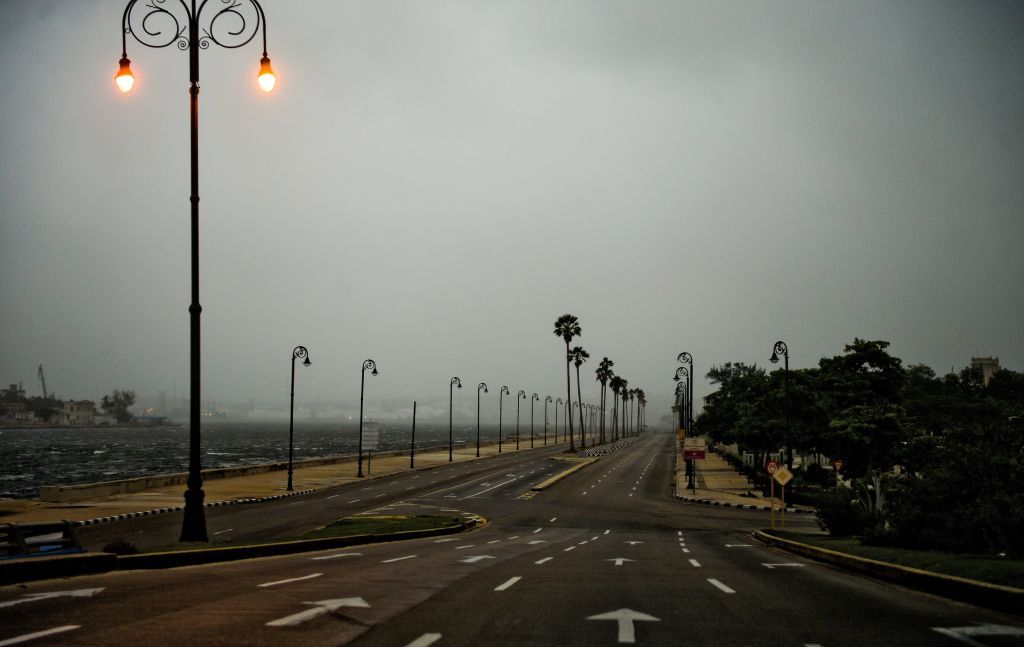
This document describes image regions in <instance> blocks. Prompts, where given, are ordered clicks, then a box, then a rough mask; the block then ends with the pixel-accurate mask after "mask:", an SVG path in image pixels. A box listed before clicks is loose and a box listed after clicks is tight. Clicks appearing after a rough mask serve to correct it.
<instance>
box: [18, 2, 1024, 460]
mask: <svg viewBox="0 0 1024 647" xmlns="http://www.w3.org/2000/svg"><path fill="white" fill-rule="evenodd" d="M168 4H169V5H171V4H175V3H168ZM211 4H212V3H211ZM262 4H263V8H264V10H265V12H266V19H267V45H268V54H269V55H270V57H271V59H272V61H273V65H274V68H275V70H276V71H277V73H278V75H279V83H278V87H277V89H276V90H275V91H274V92H273V93H272V94H270V95H264V94H263V93H261V92H260V91H259V90H258V88H257V87H256V83H255V77H256V71H257V69H258V65H259V58H260V55H261V53H262V52H261V48H260V46H259V45H258V44H257V43H256V42H254V43H251V44H250V45H248V46H246V47H244V48H241V49H237V50H226V49H222V48H219V47H216V46H212V47H210V48H209V49H208V50H204V51H203V52H202V53H201V55H200V57H201V58H200V61H201V63H200V64H201V87H202V92H201V94H200V99H199V102H200V109H199V114H200V195H201V198H202V200H201V216H200V218H201V224H200V230H201V243H200V246H201V254H202V260H201V269H202V274H201V281H202V296H201V303H202V306H203V314H202V331H203V382H202V391H203V397H204V399H205V400H209V401H216V402H219V403H228V402H234V403H249V402H250V401H253V402H254V405H253V408H257V409H260V408H265V409H267V411H268V415H274V416H275V417H276V418H277V419H278V420H279V419H280V417H281V416H282V415H283V413H282V412H283V411H285V409H284V407H285V406H286V405H287V398H288V390H289V362H290V357H291V351H292V348H293V347H295V346H296V345H298V344H302V345H305V346H307V347H308V348H309V351H310V357H311V359H312V361H313V366H312V367H310V368H308V369H306V368H300V369H298V373H297V375H296V382H297V384H296V392H297V395H296V398H297V402H299V403H301V405H302V406H304V407H309V406H316V405H317V403H319V406H320V407H321V408H322V409H323V410H324V411H327V410H328V409H334V410H335V411H336V413H337V415H338V416H339V417H346V416H348V415H352V411H353V409H354V408H355V404H356V403H357V402H358V397H359V387H360V365H361V362H362V361H363V360H364V359H366V358H368V357H371V358H374V359H375V360H376V361H377V363H378V365H379V367H380V373H381V374H380V375H379V376H377V377H372V378H371V377H369V376H367V384H366V387H367V401H366V404H367V412H368V413H369V414H371V415H377V416H380V417H381V418H384V417H385V416H384V408H385V402H386V401H388V400H393V401H400V402H404V403H406V404H405V405H404V406H410V405H411V402H412V401H413V400H414V399H415V400H419V401H420V402H421V403H429V404H430V411H424V412H423V416H424V419H426V418H428V417H432V418H434V419H436V420H438V421H440V420H442V419H443V418H444V417H446V415H447V411H446V409H447V404H448V403H447V399H448V385H449V379H450V377H451V376H453V375H457V376H459V377H461V378H462V381H463V385H464V387H465V388H464V389H463V390H462V391H461V392H458V391H457V392H456V396H455V398H456V407H457V408H459V409H461V410H462V411H463V414H464V415H471V414H473V413H475V404H476V402H475V396H476V394H475V393H474V389H475V388H476V385H477V384H478V383H479V382H486V383H487V384H488V386H489V391H490V392H489V394H485V395H483V396H482V397H483V398H484V400H483V407H484V410H485V411H486V414H485V415H486V416H487V417H486V420H489V421H490V423H491V424H493V423H494V421H495V420H496V417H497V415H496V414H497V393H498V389H499V388H500V386H501V385H503V384H507V385H508V386H509V387H510V389H511V390H512V393H513V395H514V394H515V393H516V392H517V391H518V390H519V389H524V390H525V391H526V392H527V394H532V393H533V392H537V393H538V394H539V395H540V397H541V399H542V400H543V398H544V396H546V395H551V396H552V397H563V398H564V397H565V390H566V385H565V364H564V351H565V347H564V344H563V343H562V342H561V341H560V340H559V339H557V338H556V337H555V336H554V335H553V334H552V328H553V322H554V321H555V319H556V318H557V317H558V316H559V315H561V314H562V313H566V312H569V313H573V314H575V315H577V316H578V317H579V318H580V322H581V324H582V328H583V336H582V338H580V339H579V340H577V342H578V343H580V344H581V345H582V346H584V348H586V349H587V350H588V351H589V352H590V355H591V359H590V361H589V362H588V363H587V364H586V365H584V366H583V367H582V369H581V372H582V375H583V392H584V399H585V400H587V401H590V402H596V401H597V383H596V382H595V381H594V373H593V371H594V369H595V368H596V365H597V363H598V361H600V359H601V357H603V356H608V357H610V358H611V359H612V360H614V362H615V367H614V369H615V371H616V372H617V373H618V374H619V375H622V376H623V377H626V378H627V379H628V380H629V382H630V386H639V387H642V388H644V389H645V390H646V392H647V394H648V398H649V399H650V401H651V407H650V408H651V409H652V411H654V413H652V414H650V415H649V416H648V418H649V421H650V422H652V423H653V422H655V421H656V420H658V419H659V418H660V417H661V415H662V414H663V413H666V412H667V409H668V406H669V402H670V398H671V393H672V391H673V388H674V383H673V382H672V380H671V377H672V375H673V374H674V371H675V368H676V367H677V366H678V364H677V363H676V356H677V355H678V354H679V353H680V352H682V351H689V352H690V353H692V354H693V356H694V358H695V368H696V372H697V374H698V376H699V378H700V379H698V380H697V384H696V389H695V391H696V396H697V397H698V398H700V397H701V396H703V395H706V394H707V392H708V389H709V385H707V384H706V383H705V381H704V379H703V375H704V373H705V372H706V371H707V369H708V368H709V366H710V365H712V364H721V363H724V362H726V361H744V362H748V363H752V362H757V363H759V364H762V365H764V364H766V363H767V359H768V356H769V355H770V354H771V349H772V344H773V343H774V342H775V341H776V340H777V339H784V340H786V342H787V343H788V345H789V348H790V351H791V366H792V367H794V368H799V367H805V366H812V365H815V364H816V363H817V361H818V359H819V358H820V357H822V356H831V355H835V354H838V353H841V352H842V348H843V345H844V344H846V343H849V342H850V341H851V340H852V339H853V338H854V337H855V336H856V337H862V338H869V339H885V340H889V341H891V342H892V348H891V350H892V352H893V353H894V354H895V355H897V356H899V357H901V358H902V359H903V360H904V362H905V363H907V364H911V363H925V364H928V365H930V366H932V367H934V368H935V369H936V370H937V371H938V372H940V373H943V372H946V371H948V370H949V369H950V368H951V367H955V368H956V369H957V370H959V369H960V368H961V367H963V366H966V365H967V364H968V363H969V361H970V357H971V356H972V355H993V356H998V357H999V358H1000V360H1001V362H1002V364H1003V365H1004V366H1006V367H1009V368H1013V369H1015V370H1022V369H1024V326H1022V325H1021V313H1024V287H1022V286H1024V283H1022V280H1021V279H1022V277H1024V254H1021V253H1020V247H1021V241H1022V240H1024V236H1022V234H1024V182H1021V177H1022V168H1024V164H1022V162H1024V131H1022V126H1024V120H1022V119H1021V115H1024V39H1022V38H1021V35H1020V26H1021V25H1022V24H1024V4H1022V3H1018V2H987V1H978V2H934V1H928V2H924V1H916V2H915V1H911V2H899V3H892V2H874V1H863V2H839V1H822V2H805V1H797V0H792V1H790V0H783V1H780V2H772V3H755V2H739V1H737V2H713V3H709V2H687V1H682V0H665V1H659V0H650V1H646V2H640V3H637V2H627V3H623V2H613V1H610V0H586V1H583V0H579V1H575V0H566V1H562V2H555V3H553V2H548V1H546V0H525V1H522V2H505V1H480V2H478V1H472V2H470V1H456V0H441V1H438V2H429V3H423V2H412V1H408V0H387V1H384V2H344V3H342V2H335V1H329V0H303V1H302V2H283V1H281V0H264V1H263V3H262ZM124 5H125V3H124V1H123V0H122V1H119V2H114V1H110V0H76V1H74V2H67V1H64V2H61V1H57V0H5V1H4V2H2V3H0V55H2V58H3V61H4V69H5V80H4V90H3V91H2V93H0V115H2V117H0V297H2V298H3V306H2V307H0V331H2V334H0V384H4V385H6V384H9V383H12V382H24V385H25V388H26V389H27V390H28V392H29V394H30V395H38V394H41V385H40V384H39V382H38V381H37V380H36V369H37V367H38V366H39V365H40V364H42V365H43V366H44V367H45V370H46V377H47V382H48V387H49V388H50V389H51V390H53V391H55V392H56V393H57V394H58V395H60V396H62V397H66V398H97V397H98V396H100V395H101V394H104V393H109V392H110V390H111V389H114V388H121V389H133V390H135V391H136V392H137V393H138V394H139V395H140V401H143V402H145V403H149V404H152V403H153V402H155V401H156V399H157V394H158V393H159V392H161V391H163V392H164V393H165V394H166V396H167V397H168V398H171V399H173V395H174V394H175V393H176V394H177V396H178V398H179V399H180V398H181V397H183V396H184V395H185V394H186V393H187V392H188V380H189V377H188V348H189V345H188V344H189V341H188V324H189V322H188V312H187V308H188V304H189V220H188V213H189V203H188V194H189V188H188V180H189V175H188V160H189V158H188V94H187V86H188V83H187V82H188V65H187V61H188V57H187V53H184V52H181V51H178V50H177V48H175V47H173V46H172V47H169V48H166V49H149V48H145V47H143V46H141V45H139V44H138V43H136V42H133V41H131V40H129V42H128V56H129V57H130V58H131V61H132V68H133V70H134V71H135V74H136V78H137V83H136V87H135V88H134V90H133V91H132V92H131V93H130V94H128V95H122V94H120V93H119V92H118V90H117V88H116V86H115V84H114V82H113V76H114V74H115V72H116V71H117V62H118V59H119V58H120V55H121V32H120V26H121V22H120V21H121V14H122V11H123V9H124ZM257 40H258V39H257ZM573 380H575V372H574V374H573ZM573 391H574V393H573V397H574V398H575V384H574V385H573ZM513 400H514V398H508V399H506V401H505V405H504V406H505V414H506V416H508V415H509V414H508V412H509V407H510V406H514V402H513ZM222 406H223V405H222ZM355 410H356V411H358V409H355ZM356 415H358V414H356ZM506 419H507V418H506ZM179 421H184V420H183V419H179ZM240 429H241V428H240ZM74 433H78V434H80V435H78V436H76V435H74ZM74 433H72V432H68V433H67V434H63V432H62V433H61V434H57V433H56V432H46V433H45V434H43V436H41V437H45V438H48V439H55V438H58V437H60V438H66V439H67V442H69V443H71V442H77V440H78V439H90V440H91V441H93V442H96V443H99V442H101V440H100V439H101V438H105V436H104V434H107V433H114V432H112V431H111V432H105V431H98V430H97V431H83V432H74ZM154 433H156V432H154ZM159 433H161V434H165V433H166V434H172V435H173V434H174V433H179V432H172V431H167V432H159ZM180 433H183V432H180ZM238 433H240V434H242V433H244V432H243V431H241V430H240V431H239V432H238ZM261 433H262V432H254V435H253V438H261V437H262V436H261ZM267 433H268V434H269V433H270V432H267ZM274 433H278V432H276V431H275V432H274ZM325 433H327V432H325ZM218 435H219V434H218V433H210V434H208V435H206V437H205V439H204V442H205V445H204V449H205V450H206V451H216V443H217V442H218V440H217V439H218ZM10 437H11V436H10V433H9V432H7V431H4V432H3V434H2V435H0V444H5V443H7V442H8V441H9V440H10ZM40 442H49V441H48V440H42V441H40ZM62 442H64V441H62ZM102 442H103V443H108V444H109V443H116V441H114V440H102ZM154 442H155V441H154ZM268 442H269V441H268ZM324 442H327V441H326V440H325V441H324ZM275 447H277V448H278V450H279V448H280V446H279V445H277V446H275ZM251 450H252V454H251V456H249V455H247V456H249V457H251V458H256V457H257V456H259V457H261V458H265V457H267V456H269V453H268V452H264V448H262V447H259V446H254V447H252V448H251ZM69 451H70V450H69ZM83 451H84V450H83ZM93 451H99V449H98V448H94V449H93ZM97 456H105V457H106V460H107V464H108V467H109V468H110V470H120V469H121V467H115V466H113V464H112V463H111V459H112V457H111V456H109V455H102V454H101V455H97ZM176 458H177V457H176ZM180 458H181V459H182V460H184V459H185V454H184V453H182V454H181V456H180ZM126 460H128V461H129V462H130V459H126ZM238 460H242V458H239V459H238ZM167 468H168V469H171V468H172V466H170V465H168V466H167ZM161 469H162V468H161ZM173 469H178V468H177V467H174V468H173ZM12 471H18V472H19V473H29V472H32V473H35V468H33V467H24V468H23V467H17V468H13V467H11V466H10V463H7V462H6V461H5V462H4V467H3V468H2V469H0V472H2V473H3V474H4V475H5V477H9V476H11V472H12Z"/></svg>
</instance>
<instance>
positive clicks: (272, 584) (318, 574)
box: [259, 573, 323, 589]
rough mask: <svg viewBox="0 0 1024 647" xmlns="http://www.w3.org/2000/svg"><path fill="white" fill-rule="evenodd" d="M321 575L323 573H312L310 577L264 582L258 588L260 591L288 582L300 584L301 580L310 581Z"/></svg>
mask: <svg viewBox="0 0 1024 647" xmlns="http://www.w3.org/2000/svg"><path fill="white" fill-rule="evenodd" d="M321 575H323V573H313V574H312V575H303V576H302V577H293V578H291V579H288V580H278V581H276V582H264V583H263V584H260V585H259V586H260V588H261V589H265V588H267V587H268V586H277V585H278V584H288V583H290V582H301V581H302V580H311V579H313V578H314V577H320V576H321Z"/></svg>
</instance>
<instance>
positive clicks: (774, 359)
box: [769, 340, 793, 469]
mask: <svg viewBox="0 0 1024 647" xmlns="http://www.w3.org/2000/svg"><path fill="white" fill-rule="evenodd" d="M779 355H782V358H783V359H784V360H785V365H784V366H785V371H786V375H785V378H786V467H788V468H789V469H793V446H792V445H790V444H789V346H787V345H786V342H784V341H782V340H779V341H777V342H775V347H774V348H772V356H771V359H770V360H769V361H771V363H772V364H778V363H779Z"/></svg>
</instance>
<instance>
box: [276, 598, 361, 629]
mask: <svg viewBox="0 0 1024 647" xmlns="http://www.w3.org/2000/svg"><path fill="white" fill-rule="evenodd" d="M303 604H311V605H313V608H312V609H306V610H305V611H300V612H298V613H293V614H292V615H290V616H285V617H284V618H278V619H277V620H271V621H270V622H268V623H267V626H268V627H293V626H295V625H297V624H301V623H303V622H305V621H307V620H309V619H311V618H315V617H317V616H319V615H323V614H325V613H327V612H328V611H336V610H337V609H340V608H342V607H357V608H359V609H369V608H370V605H369V604H367V603H366V600H364V599H362V598H336V599H334V600H319V601H317V602H303Z"/></svg>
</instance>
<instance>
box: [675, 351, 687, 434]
mask: <svg viewBox="0 0 1024 647" xmlns="http://www.w3.org/2000/svg"><path fill="white" fill-rule="evenodd" d="M672 379H674V380H675V381H676V382H679V383H680V384H682V385H684V386H685V387H686V397H685V398H684V408H683V411H682V413H681V415H680V416H679V421H680V423H682V424H681V426H682V428H683V430H684V433H685V434H686V436H689V435H690V412H689V404H688V403H689V400H690V369H688V368H686V367H685V366H680V367H679V368H677V369H676V376H675V377H674V378H672ZM682 380H685V381H682Z"/></svg>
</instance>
